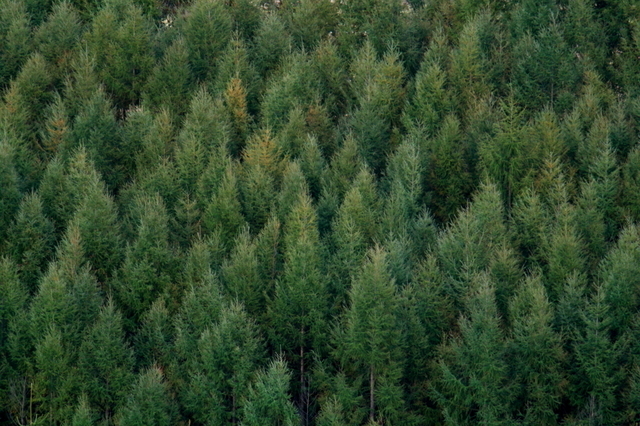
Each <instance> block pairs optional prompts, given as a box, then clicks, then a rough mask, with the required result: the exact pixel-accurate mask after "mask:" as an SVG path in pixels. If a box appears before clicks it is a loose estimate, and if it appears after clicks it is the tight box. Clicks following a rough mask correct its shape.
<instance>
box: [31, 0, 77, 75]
mask: <svg viewBox="0 0 640 426" xmlns="http://www.w3.org/2000/svg"><path fill="white" fill-rule="evenodd" d="M82 32H83V28H82V24H81V22H80V17H79V16H78V12H77V11H76V10H75V9H74V7H73V6H72V5H71V3H69V2H66V1H63V2H60V3H58V4H55V5H54V6H53V9H52V11H51V13H50V15H49V16H48V17H47V20H46V21H45V22H43V23H42V25H40V26H39V27H38V29H37V32H36V33H35V39H36V42H37V46H38V51H40V53H42V56H44V58H45V59H46V60H47V62H48V63H49V64H52V65H54V67H55V69H57V70H58V72H57V73H56V77H57V78H58V79H61V78H62V77H63V76H64V74H66V73H67V72H69V71H70V69H71V59H72V57H73V50H74V49H75V47H76V45H77V43H78V41H79V40H80V37H81V35H82Z"/></svg>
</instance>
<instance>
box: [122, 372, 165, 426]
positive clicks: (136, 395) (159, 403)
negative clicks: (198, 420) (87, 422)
mask: <svg viewBox="0 0 640 426" xmlns="http://www.w3.org/2000/svg"><path fill="white" fill-rule="evenodd" d="M174 421H175V406H174V404H173V402H172V400H171V398H170V395H169V387H168V385H167V383H166V382H165V380H164V377H163V375H162V370H160V369H159V368H157V367H156V368H150V369H148V370H146V371H143V372H141V373H140V375H139V377H138V381H137V383H136V384H135V386H134V388H133V390H132V393H131V394H130V395H129V397H128V399H127V403H126V405H125V406H124V408H123V409H122V411H121V412H120V419H119V424H120V425H121V426H141V425H150V426H151V425H152V426H169V425H171V424H173V422H174Z"/></svg>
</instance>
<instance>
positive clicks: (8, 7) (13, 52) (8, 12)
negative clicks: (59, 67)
mask: <svg viewBox="0 0 640 426" xmlns="http://www.w3.org/2000/svg"><path fill="white" fill-rule="evenodd" d="M25 6H26V5H25V2H22V1H4V2H3V3H2V18H0V34H1V37H0V40H1V41H0V58H1V59H2V60H0V64H1V65H0V86H2V87H6V86H7V84H8V83H9V81H11V79H13V78H14V77H15V76H16V74H17V73H18V71H19V70H20V68H22V66H23V64H24V63H25V62H26V60H27V58H28V57H29V53H30V52H31V49H32V39H31V28H30V25H29V24H30V23H29V15H28V14H27V10H26V7H25Z"/></svg>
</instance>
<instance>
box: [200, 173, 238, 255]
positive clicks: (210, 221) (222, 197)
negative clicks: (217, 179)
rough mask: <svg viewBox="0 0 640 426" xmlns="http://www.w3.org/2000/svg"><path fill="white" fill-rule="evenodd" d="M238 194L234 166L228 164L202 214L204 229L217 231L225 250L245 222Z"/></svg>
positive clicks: (229, 248) (228, 248)
mask: <svg viewBox="0 0 640 426" xmlns="http://www.w3.org/2000/svg"><path fill="white" fill-rule="evenodd" d="M239 196H240V194H239V191H238V182H237V179H236V175H235V172H234V167H233V166H232V165H231V164H230V165H228V166H227V168H226V170H225V172H224V175H223V176H222V182H221V183H220V186H219V187H218V190H217V192H216V193H215V194H214V195H213V196H212V198H211V200H210V201H209V203H208V205H207V206H206V210H205V212H204V215H203V222H204V223H203V225H204V226H203V227H204V229H205V231H206V232H208V233H214V232H219V233H220V238H221V244H222V245H223V247H224V248H225V250H227V251H229V250H231V248H232V247H233V241H234V239H235V238H236V236H237V235H238V233H239V232H240V230H241V229H242V227H243V226H244V224H245V219H244V217H243V215H242V206H241V204H240V200H239Z"/></svg>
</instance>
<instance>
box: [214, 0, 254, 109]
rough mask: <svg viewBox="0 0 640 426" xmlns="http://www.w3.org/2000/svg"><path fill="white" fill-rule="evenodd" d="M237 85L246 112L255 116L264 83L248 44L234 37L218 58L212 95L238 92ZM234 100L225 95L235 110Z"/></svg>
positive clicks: (236, 101) (237, 103)
mask: <svg viewBox="0 0 640 426" xmlns="http://www.w3.org/2000/svg"><path fill="white" fill-rule="evenodd" d="M242 1H245V0H242ZM247 1H248V0H247ZM236 79H237V80H239V82H238V83H234V82H233V81H234V80H236ZM237 84H239V85H240V86H241V87H242V89H243V91H244V95H245V97H246V99H245V102H246V107H247V112H248V113H250V114H256V113H257V112H258V105H259V103H260V99H259V94H260V91H261V90H262V88H263V85H264V81H263V80H262V79H260V75H259V74H258V71H257V69H256V63H255V61H253V60H252V58H251V50H250V48H249V44H248V42H247V41H244V40H243V39H241V38H238V37H237V35H236V36H234V38H232V39H231V42H230V43H229V45H228V46H227V49H226V50H225V51H224V52H223V54H222V56H221V58H220V61H219V64H218V72H217V76H216V80H215V83H213V87H214V93H222V92H225V91H226V92H228V91H229V89H230V88H231V87H233V88H234V89H235V90H239V89H236V88H235V86H236V85H237ZM230 94H231V93H230ZM234 98H235V96H233V97H229V96H227V95H225V99H226V102H227V103H228V104H229V106H231V104H233V107H234V108H237V106H238V105H239V103H240V102H239V101H238V100H237V99H235V100H233V101H231V99H234Z"/></svg>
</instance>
